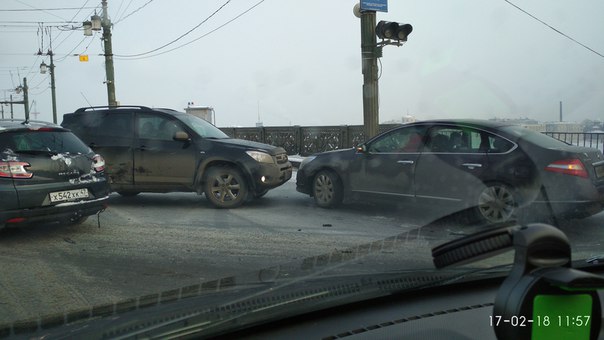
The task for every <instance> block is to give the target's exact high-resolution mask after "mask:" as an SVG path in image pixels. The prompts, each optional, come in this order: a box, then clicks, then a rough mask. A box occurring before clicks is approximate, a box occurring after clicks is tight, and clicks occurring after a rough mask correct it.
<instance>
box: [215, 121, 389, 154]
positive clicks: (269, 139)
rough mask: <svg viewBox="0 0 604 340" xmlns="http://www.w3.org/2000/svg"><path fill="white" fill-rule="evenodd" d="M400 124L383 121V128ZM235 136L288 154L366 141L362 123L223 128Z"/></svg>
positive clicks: (330, 148)
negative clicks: (280, 148) (268, 145)
mask: <svg viewBox="0 0 604 340" xmlns="http://www.w3.org/2000/svg"><path fill="white" fill-rule="evenodd" d="M398 125H399V124H383V125H380V132H383V131H387V130H390V129H392V128H394V127H396V126H398ZM220 130H222V131H223V132H224V133H226V134H227V135H229V136H230V137H232V138H239V139H245V140H251V141H255V142H261V143H266V144H271V145H276V146H280V147H282V148H284V149H285V150H286V151H287V154H289V155H302V156H308V155H311V154H313V153H317V152H323V151H331V150H336V149H346V148H351V147H353V146H356V145H358V144H360V143H362V142H364V141H365V139H366V138H365V131H364V128H363V125H340V126H285V127H244V128H221V129H220Z"/></svg>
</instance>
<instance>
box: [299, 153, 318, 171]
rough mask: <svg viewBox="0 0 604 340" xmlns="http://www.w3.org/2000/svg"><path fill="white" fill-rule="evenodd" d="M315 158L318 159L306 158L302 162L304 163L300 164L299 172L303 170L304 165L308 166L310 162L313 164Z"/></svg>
mask: <svg viewBox="0 0 604 340" xmlns="http://www.w3.org/2000/svg"><path fill="white" fill-rule="evenodd" d="M315 158H317V156H308V157H305V158H304V159H303V160H302V162H300V166H299V167H298V170H299V169H302V167H303V166H304V165H306V164H308V163H310V162H311V161H312V160H313V159H315Z"/></svg>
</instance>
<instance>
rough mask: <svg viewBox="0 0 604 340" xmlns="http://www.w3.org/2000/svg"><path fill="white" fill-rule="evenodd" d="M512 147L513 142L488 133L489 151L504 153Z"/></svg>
mask: <svg viewBox="0 0 604 340" xmlns="http://www.w3.org/2000/svg"><path fill="white" fill-rule="evenodd" d="M513 147H514V143H512V142H510V141H509V140H507V139H504V138H501V137H499V136H494V135H489V152H491V153H505V152H508V151H510V150H511V149H512V148H513Z"/></svg>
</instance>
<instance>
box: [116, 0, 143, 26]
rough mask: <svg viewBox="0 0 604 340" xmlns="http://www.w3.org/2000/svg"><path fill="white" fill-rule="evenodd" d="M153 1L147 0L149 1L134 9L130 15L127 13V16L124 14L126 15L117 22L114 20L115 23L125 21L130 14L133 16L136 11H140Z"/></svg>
mask: <svg viewBox="0 0 604 340" xmlns="http://www.w3.org/2000/svg"><path fill="white" fill-rule="evenodd" d="M151 2H153V0H149V1H147V2H146V3H145V4H144V5H142V6H140V7H139V8H137V9H135V10H134V11H132V12H130V13H128V15H126V16H124V17H122V18H120V19H119V20H117V21H116V22H114V25H117V24H118V23H120V22H122V21H124V20H126V19H128V17H129V16H131V15H132V14H134V13H136V12H138V11H140V10H141V9H143V8H145V7H146V6H147V5H148V4H150V3H151Z"/></svg>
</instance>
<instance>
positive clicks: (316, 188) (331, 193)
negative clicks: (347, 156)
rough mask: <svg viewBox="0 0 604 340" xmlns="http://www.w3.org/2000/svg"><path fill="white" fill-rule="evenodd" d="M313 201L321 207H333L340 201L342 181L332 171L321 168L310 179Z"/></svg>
mask: <svg viewBox="0 0 604 340" xmlns="http://www.w3.org/2000/svg"><path fill="white" fill-rule="evenodd" d="M312 193H313V197H314V198H315V203H316V204H317V205H318V206H319V207H321V208H335V207H337V206H338V205H340V203H342V182H341V181H340V177H339V176H338V175H337V174H336V173H335V172H333V171H329V170H321V171H319V173H317V175H316V176H315V177H314V179H313V181H312Z"/></svg>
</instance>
